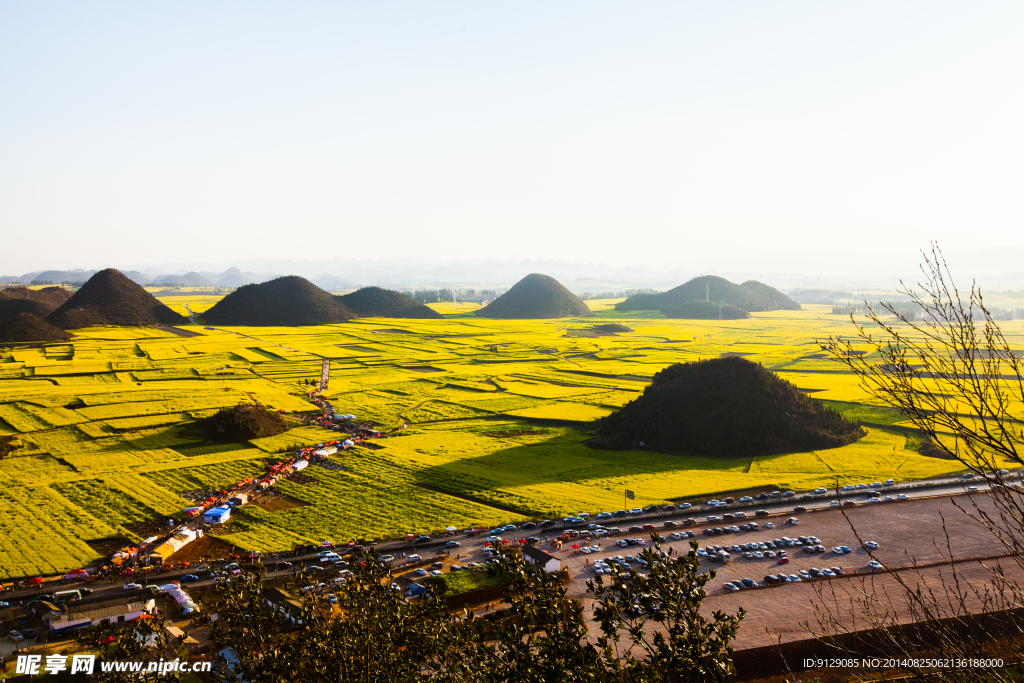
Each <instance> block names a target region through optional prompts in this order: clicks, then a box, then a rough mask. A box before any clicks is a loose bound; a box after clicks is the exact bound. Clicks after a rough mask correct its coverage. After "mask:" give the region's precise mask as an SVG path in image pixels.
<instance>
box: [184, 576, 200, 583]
mask: <svg viewBox="0 0 1024 683" xmlns="http://www.w3.org/2000/svg"><path fill="white" fill-rule="evenodd" d="M198 580H199V577H198V576H196V575H195V574H185V576H183V577H181V582H182V583H189V582H191V581H198Z"/></svg>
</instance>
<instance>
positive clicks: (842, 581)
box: [554, 496, 1024, 648]
mask: <svg viewBox="0 0 1024 683" xmlns="http://www.w3.org/2000/svg"><path fill="white" fill-rule="evenodd" d="M976 500H977V502H978V503H979V506H980V507H981V509H983V510H987V511H989V512H992V511H993V510H994V506H993V505H992V503H991V501H990V500H989V499H988V498H985V497H980V498H978V497H976ZM956 504H959V505H961V506H963V507H966V508H967V509H969V510H970V509H971V508H970V500H969V499H968V498H967V497H965V496H958V497H955V498H949V497H946V498H936V499H929V500H911V501H905V502H894V503H886V504H879V505H871V506H858V507H856V508H847V509H846V514H847V516H848V518H847V516H844V515H843V512H842V511H840V510H835V509H829V510H822V511H818V512H811V513H805V514H801V515H796V516H797V517H798V518H799V519H800V523H799V525H796V526H790V525H787V524H785V523H784V520H785V519H786V516H782V517H771V518H759V519H757V520H756V521H757V522H758V523H759V524H760V525H761V529H759V530H757V531H749V532H746V531H744V532H740V533H733V534H728V535H721V536H714V537H708V536H704V535H703V533H702V531H703V529H704V527H703V526H697V527H693V528H692V530H694V531H695V532H696V536H697V537H696V539H695V540H697V541H698V542H699V543H700V545H701V547H704V546H707V545H721V546H725V545H727V544H728V545H732V544H742V543H749V542H751V541H762V542H763V541H769V540H772V539H775V538H780V537H782V536H788V537H790V538H795V537H797V536H817V537H818V538H819V539H820V540H821V544H822V545H824V546H825V548H826V550H827V551H828V552H826V553H824V554H820V553H816V554H809V553H807V552H805V551H804V550H803V549H801V548H787V551H788V554H789V557H790V562H789V564H787V565H785V566H782V567H780V566H779V565H777V564H776V563H775V560H771V559H767V558H765V559H760V560H758V559H745V558H743V557H742V554H741V553H733V558H734V561H733V562H731V563H729V564H724V565H723V564H721V563H718V562H708V561H706V560H702V562H701V567H702V569H707V570H714V571H715V572H716V578H715V579H713V580H712V581H711V583H710V584H709V585H708V587H709V589H711V590H710V591H709V592H710V595H709V596H708V598H707V600H706V601H705V607H706V610H707V613H708V614H710V613H711V612H712V611H714V610H718V609H721V610H725V611H727V612H736V611H737V610H738V608H740V607H743V608H744V609H745V610H746V611H747V617H746V618H745V619H744V622H743V625H742V627H741V629H740V635H739V638H738V641H737V647H738V648H745V647H756V646H759V645H767V644H770V643H771V642H776V641H777V640H778V639H779V638H782V639H783V640H795V639H801V638H807V637H809V635H808V633H807V631H806V629H805V628H803V627H802V626H801V624H803V623H804V622H809V623H811V624H814V623H816V616H815V608H816V607H818V606H820V605H821V602H822V599H821V598H820V597H819V591H821V590H824V591H826V594H830V593H831V592H832V591H833V590H835V591H837V592H838V593H839V594H848V596H847V598H846V603H849V594H857V593H858V592H859V591H860V590H863V589H869V590H872V591H873V590H886V591H888V592H889V594H890V595H899V594H900V588H899V586H898V584H897V582H896V581H895V579H894V578H893V577H892V576H891V575H889V574H886V573H876V574H865V573H863V572H867V571H868V568H867V563H868V561H869V560H870V559H871V558H870V557H869V556H868V554H867V552H866V551H865V550H864V549H863V548H862V547H861V544H860V543H859V542H858V541H857V535H856V534H855V533H854V528H856V531H857V533H859V535H860V537H861V538H862V539H864V540H865V541H868V540H871V541H875V542H877V543H878V544H879V546H880V547H879V548H878V550H876V551H874V555H875V557H876V558H877V559H878V560H879V561H881V562H882V563H884V564H885V565H887V566H889V567H894V568H899V567H904V568H905V567H910V566H911V565H913V564H914V563H915V562H916V564H918V565H922V564H929V563H934V562H941V561H943V559H944V555H945V554H946V553H947V552H948V551H947V548H946V544H947V538H946V533H945V532H944V530H943V525H945V530H946V531H947V532H948V535H949V540H948V543H949V549H950V550H951V551H952V555H953V557H954V558H955V559H957V560H970V559H971V558H979V557H989V556H994V555H1001V554H1003V553H1004V552H1005V551H1004V549H1003V547H1002V546H1001V544H1000V543H999V541H998V540H997V539H996V538H995V537H994V536H992V534H991V533H989V532H988V530H986V529H985V528H984V527H983V526H982V525H981V524H980V523H978V522H976V521H974V520H972V519H970V518H969V517H968V515H966V514H965V513H964V512H963V511H961V510H960V509H958V508H957V507H956ZM765 519H768V520H769V521H772V522H773V523H774V524H775V528H772V529H765V528H764V524H763V522H764V521H765ZM743 521H749V520H743ZM740 523H741V522H740V521H737V522H736V524H740ZM722 525H723V523H722V522H718V523H716V526H722ZM659 531H663V532H668V531H672V529H664V530H659ZM650 533H651V532H650V531H647V532H643V533H640V532H635V533H631V534H624V535H627V536H633V537H642V538H645V539H649V536H650ZM614 540H615V539H602V540H601V543H600V545H601V548H602V550H601V552H599V553H592V554H588V555H573V554H572V552H573V551H572V550H571V549H570V548H565V549H563V550H561V551H556V552H554V555H555V556H556V557H558V558H559V559H560V560H562V566H563V567H566V568H568V569H569V572H570V574H571V575H572V577H573V582H572V584H571V586H570V594H571V595H573V596H575V597H578V598H580V599H581V600H582V601H583V603H584V605H585V606H586V607H587V608H588V609H589V608H590V603H591V600H590V599H589V598H588V596H587V595H586V580H587V579H588V578H592V577H593V576H594V572H593V569H592V566H591V565H592V564H593V561H594V560H595V559H598V558H607V557H609V556H613V555H635V554H637V553H638V552H639V551H640V550H641V548H639V547H636V546H633V547H629V548H622V547H619V546H616V545H615V544H614ZM688 543H689V541H682V540H680V541H671V542H668V543H666V544H665V546H668V547H672V548H675V549H676V551H677V552H686V551H687V550H689V546H688ZM838 545H847V546H849V547H851V548H853V549H854V552H853V553H849V554H845V555H835V554H833V553H832V552H830V551H829V549H831V548H832V547H833V546H838ZM997 562H998V560H988V561H985V562H977V561H972V562H964V563H963V564H961V565H958V569H959V570H960V571H961V572H962V573H963V576H965V577H968V578H971V579H973V580H975V581H979V582H986V581H987V580H988V578H989V570H988V568H987V567H990V566H993V565H995V564H996V563H997ZM634 566H637V565H634ZM834 566H838V567H841V568H842V569H843V570H844V571H846V572H847V574H849V575H850V576H847V577H845V578H838V579H831V580H828V581H827V582H822V581H814V582H806V581H803V582H800V583H794V584H785V585H781V586H778V587H773V588H770V589H763V590H746V591H740V592H738V593H730V592H727V591H725V590H724V589H723V588H722V584H723V583H724V582H726V581H732V580H734V579H741V578H745V577H746V578H751V579H754V580H755V581H757V582H758V583H759V584H761V583H763V581H764V577H765V575H767V574H776V573H778V571H779V570H785V571H786V573H787V574H797V573H798V572H799V571H800V570H801V569H810V568H811V567H818V568H825V567H834ZM1001 566H1003V567H1004V568H1005V569H1007V571H1008V573H1010V574H1013V573H1014V572H1016V573H1021V572H1020V570H1019V568H1017V567H1016V565H1014V564H1013V562H1012V560H1009V559H1004V560H1002V561H1001ZM949 571H950V570H949V569H948V568H945V569H943V568H940V567H937V568H930V569H923V570H919V571H918V572H916V573H915V572H910V571H904V572H902V573H901V576H903V577H904V579H905V580H908V581H909V582H911V583H917V582H923V583H924V584H925V585H928V586H932V587H938V586H941V580H942V576H943V574H944V573H945V574H949ZM857 572H862V573H861V574H859V575H857V574H856V573H857ZM1019 578H1024V576H1022V577H1019ZM897 602H899V604H900V605H901V604H902V602H901V601H897ZM866 626H867V625H866V624H864V625H863V627H866Z"/></svg>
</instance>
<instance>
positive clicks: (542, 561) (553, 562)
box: [523, 545, 562, 572]
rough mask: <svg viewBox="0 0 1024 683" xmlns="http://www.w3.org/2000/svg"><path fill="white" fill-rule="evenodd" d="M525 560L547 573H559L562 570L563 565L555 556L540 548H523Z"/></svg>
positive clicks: (530, 546)
mask: <svg viewBox="0 0 1024 683" xmlns="http://www.w3.org/2000/svg"><path fill="white" fill-rule="evenodd" d="M523 559H524V560H526V561H527V562H529V563H530V564H532V565H536V566H538V567H540V568H541V569H543V570H544V571H546V572H557V571H558V570H559V569H561V568H562V563H561V562H560V561H559V560H558V558H556V557H555V556H554V555H549V554H548V553H546V552H544V551H543V550H541V549H540V548H534V547H533V546H532V545H524V546H523Z"/></svg>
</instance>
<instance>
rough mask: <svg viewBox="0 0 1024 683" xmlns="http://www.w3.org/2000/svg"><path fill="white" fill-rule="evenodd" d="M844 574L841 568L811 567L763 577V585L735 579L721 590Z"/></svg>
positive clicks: (726, 583)
mask: <svg viewBox="0 0 1024 683" xmlns="http://www.w3.org/2000/svg"><path fill="white" fill-rule="evenodd" d="M845 575H846V572H844V571H843V570H842V568H841V567H831V568H826V569H818V568H816V567H811V568H810V569H801V570H800V571H799V572H797V573H796V574H783V573H781V572H780V573H778V574H769V575H768V576H766V577H764V583H763V584H759V583H758V582H757V581H755V580H754V579H749V578H745V579H736V580H735V581H726V582H725V583H723V584H722V588H724V589H725V590H727V591H732V592H735V591H740V590H743V589H744V588H757V587H758V586H761V585H764V586H774V585H778V584H782V583H797V582H799V581H807V580H810V579H824V578H835V577H837V576H845Z"/></svg>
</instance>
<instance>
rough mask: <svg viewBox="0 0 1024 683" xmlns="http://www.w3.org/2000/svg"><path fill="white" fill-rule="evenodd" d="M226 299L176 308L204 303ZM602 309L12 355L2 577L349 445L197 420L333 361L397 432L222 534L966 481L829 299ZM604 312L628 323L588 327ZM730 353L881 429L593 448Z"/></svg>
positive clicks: (345, 405) (0, 478)
mask: <svg viewBox="0 0 1024 683" xmlns="http://www.w3.org/2000/svg"><path fill="white" fill-rule="evenodd" d="M213 300H215V297H213V296H210V295H207V294H203V293H201V292H196V293H194V294H190V295H188V296H166V297H164V298H163V301H164V302H165V303H167V304H168V305H172V307H175V308H176V310H177V309H178V308H181V307H183V305H184V304H185V303H188V304H189V306H190V307H192V309H193V310H195V311H200V310H202V309H203V308H204V307H205V304H207V303H209V304H210V305H212V302H213ZM593 304H594V309H595V310H596V311H597V316H596V317H595V318H582V319H565V320H541V321H503V320H488V319H481V318H478V317H476V316H474V315H472V310H473V309H474V308H475V307H474V306H473V305H467V306H458V307H456V306H452V305H450V304H445V305H435V306H434V308H435V309H437V310H440V311H441V312H442V313H444V314H445V315H446V316H449V317H447V318H446V319H444V320H380V319H374V320H355V321H352V322H349V323H344V324H337V325H325V326H321V327H308V328H274V327H270V328H266V327H263V328H231V329H225V330H211V329H206V328H203V327H201V326H196V327H191V326H185V329H191V330H193V331H195V332H197V333H199V336H194V337H183V336H179V335H176V334H173V333H171V332H167V331H161V330H158V329H155V328H116V327H104V328H93V329H85V330H77V331H75V333H74V335H73V339H72V340H71V342H70V343H63V344H54V345H50V346H45V347H42V348H13V349H6V350H0V434H15V435H17V436H18V439H19V440H20V442H21V443H22V444H23V446H22V448H20V449H18V450H16V451H14V453H13V454H12V455H11V456H10V457H8V458H6V459H4V460H0V534H2V535H3V537H4V538H5V539H6V541H5V543H4V544H2V545H0V580H2V579H8V578H15V577H22V576H30V575H34V574H37V573H44V572H55V571H63V570H67V569H72V568H75V567H77V566H81V565H85V564H89V563H93V562H98V561H100V560H101V559H102V558H101V557H100V556H99V554H98V552H97V551H96V550H95V549H94V547H93V546H95V545H96V542H97V541H100V540H102V539H109V538H124V539H126V540H137V539H138V534H137V533H136V531H135V529H136V526H135V525H138V524H141V523H144V522H146V521H147V520H153V519H162V518H165V517H169V516H175V515H178V514H180V513H181V510H182V508H183V507H185V506H187V505H188V504H189V501H188V500H186V499H185V498H183V497H181V496H180V495H179V494H181V493H183V492H187V491H194V490H201V489H209V488H219V487H223V486H226V485H229V484H231V483H233V482H235V481H238V480H240V479H243V478H246V477H250V476H253V475H254V474H258V473H259V472H262V471H263V469H264V466H265V464H266V462H267V460H268V459H270V458H273V457H275V456H277V455H279V454H281V453H283V452H286V451H289V450H291V449H293V448H295V447H296V446H300V445H309V444H313V443H317V442H319V441H323V440H325V439H328V438H331V437H332V436H334V435H335V434H334V433H333V432H329V431H326V430H323V429H321V428H319V427H308V426H307V427H297V428H295V429H293V430H291V431H289V432H286V433H285V434H281V435H278V436H276V437H270V438H267V439H256V440H254V441H253V442H251V443H243V444H220V445H218V444H204V443H203V442H202V441H199V440H197V437H195V436H193V435H191V433H190V432H189V429H188V428H189V425H190V424H191V423H192V422H193V421H194V420H195V419H197V418H200V417H203V416H206V415H209V414H211V413H212V412H213V411H215V410H217V409H219V408H221V407H225V406H232V405H236V404H238V403H244V402H252V401H258V402H259V403H261V404H263V405H266V406H269V407H272V408H274V409H283V410H285V411H289V412H290V413H292V414H293V415H294V414H300V413H303V412H304V411H310V410H312V409H313V406H312V405H311V404H310V403H309V402H308V401H307V400H306V399H305V397H304V393H305V391H306V390H308V389H309V387H308V386H307V385H306V384H305V382H306V381H307V380H312V379H318V378H319V376H320V368H321V357H326V358H329V359H330V365H331V375H330V385H329V388H328V391H327V392H326V394H325V395H326V396H327V397H328V398H329V399H330V400H331V401H332V402H333V403H334V405H335V407H336V408H337V410H339V411H340V412H345V413H353V414H355V415H357V416H358V418H359V419H368V420H372V421H374V422H376V423H378V425H379V428H380V429H382V430H384V431H385V432H386V435H387V438H383V439H380V440H378V441H377V442H376V443H377V445H378V446H381V447H382V448H378V449H366V448H355V449H352V450H350V451H347V452H345V453H344V454H341V455H339V456H336V457H334V458H332V460H333V461H335V462H336V463H337V464H339V465H341V466H343V467H344V468H345V469H344V470H342V469H330V470H328V469H322V468H318V467H311V468H308V470H307V472H308V473H309V476H310V477H312V481H307V482H306V483H304V484H303V483H298V482H282V483H280V484H279V486H280V487H281V489H282V490H283V491H284V492H285V493H287V494H288V495H289V496H290V497H291V498H292V499H294V500H295V501H297V503H298V505H297V506H296V507H294V508H292V509H289V510H286V511H280V512H273V513H269V512H266V511H263V510H261V509H259V508H257V507H254V506H245V507H244V508H242V509H241V511H240V512H239V514H237V515H235V518H234V520H233V521H232V523H231V525H230V527H231V528H230V531H231V533H230V534H229V535H227V536H225V537H224V538H225V539H227V540H230V541H231V542H232V543H235V544H236V545H238V546H239V547H243V548H253V547H255V548H260V549H262V550H275V549H284V548H290V547H291V546H292V545H293V544H294V543H299V542H308V541H313V540H323V539H332V540H347V539H349V538H356V537H364V538H376V539H380V538H387V537H393V536H396V535H404V534H406V533H410V532H426V531H430V530H436V529H439V528H443V527H445V526H448V525H455V526H459V527H463V526H467V525H471V524H496V523H498V522H502V521H511V520H519V519H524V518H536V517H542V516H553V515H562V516H564V515H565V514H570V513H579V512H600V511H615V510H617V509H619V508H621V507H622V505H623V498H622V496H623V491H624V489H626V488H629V489H631V490H633V491H635V492H636V501H635V504H637V505H646V504H649V503H663V502H666V501H672V500H692V499H695V498H699V497H710V496H713V495H715V494H719V493H722V492H725V491H741V490H755V489H756V490H760V489H768V488H771V489H774V488H783V487H785V488H790V489H806V488H811V487H816V486H834V485H835V484H836V483H839V484H840V485H842V484H845V483H851V482H852V483H859V482H862V481H875V480H881V479H888V478H893V479H914V478H921V477H930V476H935V475H940V474H944V473H949V472H953V471H956V470H958V469H959V465H958V464H957V463H955V462H950V461H947V460H938V459H935V458H929V457H926V456H923V455H921V454H919V453H918V452H917V447H918V441H917V440H915V439H910V438H908V437H907V436H906V434H905V433H904V431H901V430H899V429H897V428H896V427H898V423H899V422H900V420H901V418H900V416H899V415H898V414H893V413H892V411H887V410H886V409H884V408H881V407H879V406H873V405H871V402H870V401H869V400H868V398H867V396H866V395H865V394H864V392H863V390H861V388H860V387H859V386H858V383H857V381H856V380H855V378H853V377H852V376H850V375H849V374H848V373H846V372H845V369H844V367H843V366H842V365H841V364H838V363H836V362H835V361H833V360H831V359H830V358H829V357H828V356H827V355H826V354H824V353H823V352H822V350H821V348H820V346H819V345H818V343H817V342H818V341H819V340H822V339H824V338H826V337H827V335H828V334H829V333H833V334H844V335H851V334H852V332H853V330H852V326H851V325H850V323H849V321H848V320H846V319H844V318H842V317H839V316H832V315H830V311H831V309H830V308H828V307H823V306H806V307H805V310H803V311H785V312H777V313H766V314H754V315H752V317H751V318H750V319H748V320H735V321H721V322H719V321H681V320H667V319H665V318H662V317H659V316H657V315H654V314H648V313H644V314H640V315H637V314H628V315H627V314H623V313H619V312H616V311H615V310H614V308H613V306H612V304H614V301H600V302H593ZM181 310H182V311H183V308H182V309H181ZM608 320H614V321H616V322H621V323H623V324H626V325H628V326H629V327H630V328H631V329H632V330H633V331H632V332H629V333H622V334H616V335H592V334H591V333H590V332H588V330H590V328H591V327H592V326H593V325H594V324H596V323H600V322H602V321H608ZM1007 331H1008V332H1009V334H1010V335H1011V338H1012V339H1014V340H1015V343H1017V338H1018V337H1022V336H1024V329H1022V328H1021V325H1018V324H1016V323H1011V324H1008V327H1007ZM735 353H742V354H747V355H746V357H747V358H749V359H750V360H753V361H758V362H761V363H762V364H764V365H765V366H766V367H769V368H771V369H773V370H775V371H776V372H778V374H779V376H780V377H782V378H784V379H787V380H789V381H790V382H793V383H794V384H796V385H797V386H798V387H800V388H801V389H804V390H806V391H809V392H812V395H814V396H816V397H819V398H821V399H824V400H826V401H830V402H832V403H831V405H833V406H834V407H836V408H837V409H839V410H841V411H843V412H844V413H846V414H848V415H849V416H851V417H852V418H854V419H860V420H862V421H864V422H865V423H866V424H868V427H869V433H868V435H867V436H866V437H864V438H863V439H861V440H860V441H858V442H856V443H854V444H851V445H849V446H846V447H844V448H839V449H834V450H825V451H818V452H811V453H791V454H787V455H780V456H771V457H761V458H735V459H711V458H696V457H683V456H673V455H664V454H658V453H649V452H616V451H600V450H594V449H591V448H589V447H587V446H585V445H583V443H582V442H583V441H585V440H586V439H587V438H589V436H591V433H590V432H589V429H590V426H589V425H590V422H591V421H593V420H594V419H596V418H599V417H601V416H603V415H607V414H609V413H610V412H611V411H612V410H614V409H615V408H617V407H619V406H622V405H624V404H626V403H628V402H629V401H630V400H632V399H634V398H636V397H637V396H638V395H639V394H640V392H642V391H643V389H644V387H645V386H646V385H647V383H648V382H649V381H650V378H651V377H652V376H653V375H654V374H655V373H656V372H658V371H659V370H661V369H662V368H664V367H666V366H668V365H670V364H672V363H677V362H685V361H691V360H697V359H700V358H713V357H718V356H721V355H723V354H735ZM893 425H896V427H894V426H893ZM90 543H92V544H93V545H92V546H91V545H90Z"/></svg>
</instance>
